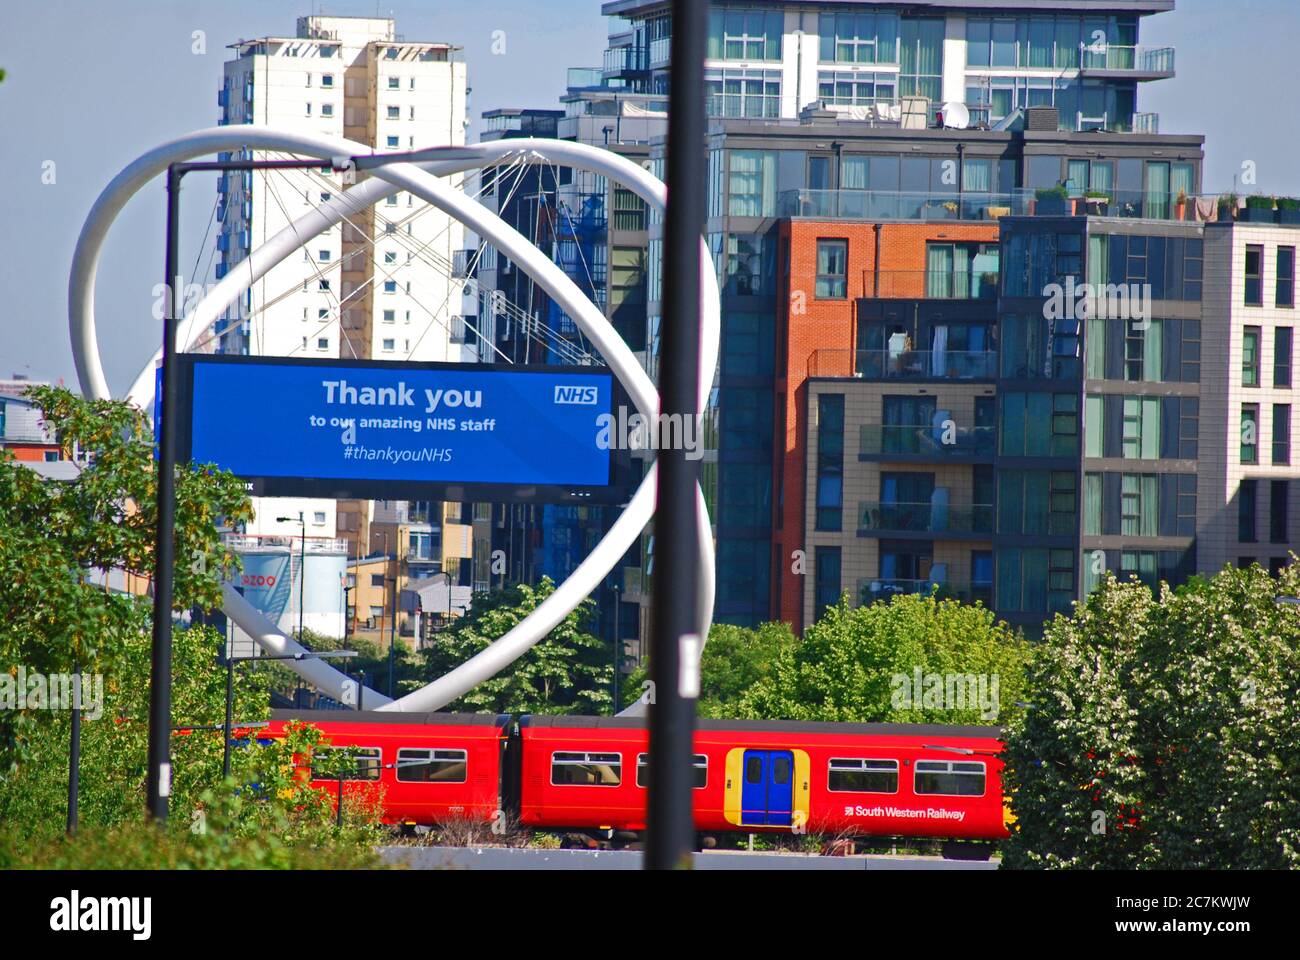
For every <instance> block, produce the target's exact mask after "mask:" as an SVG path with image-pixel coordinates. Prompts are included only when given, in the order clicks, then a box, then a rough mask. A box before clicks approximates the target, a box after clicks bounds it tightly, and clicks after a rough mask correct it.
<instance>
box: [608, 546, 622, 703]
mask: <svg viewBox="0 0 1300 960" xmlns="http://www.w3.org/2000/svg"><path fill="white" fill-rule="evenodd" d="M619 572H620V574H621V573H622V569H621V568H620V570H619ZM622 606H623V592H622V591H621V590H620V589H619V585H618V584H617V583H616V584H614V709H613V710H612V711H611V713H614V714H617V713H618V665H619V661H620V660H621V659H622V653H623V634H622V632H621V631H620V630H619V626H620V623H619V613H620V608H621V607H622Z"/></svg>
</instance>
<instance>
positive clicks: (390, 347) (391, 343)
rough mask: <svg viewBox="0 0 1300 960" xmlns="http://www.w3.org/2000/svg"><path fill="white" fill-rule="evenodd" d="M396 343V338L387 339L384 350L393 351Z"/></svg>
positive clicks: (386, 351)
mask: <svg viewBox="0 0 1300 960" xmlns="http://www.w3.org/2000/svg"><path fill="white" fill-rule="evenodd" d="M396 345H397V341H396V340H385V341H384V342H383V350H384V352H385V353H392V352H393V350H394V349H396Z"/></svg>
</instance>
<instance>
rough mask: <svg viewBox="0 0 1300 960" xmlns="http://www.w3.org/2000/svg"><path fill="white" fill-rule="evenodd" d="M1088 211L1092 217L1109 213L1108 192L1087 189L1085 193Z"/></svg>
mask: <svg viewBox="0 0 1300 960" xmlns="http://www.w3.org/2000/svg"><path fill="white" fill-rule="evenodd" d="M1086 200H1087V205H1088V213H1089V214H1090V215H1091V216H1094V217H1105V216H1109V215H1110V194H1108V193H1107V192H1106V191H1104V190H1089V191H1088V193H1087V197H1086Z"/></svg>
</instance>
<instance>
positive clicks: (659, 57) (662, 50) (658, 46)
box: [650, 37, 673, 67]
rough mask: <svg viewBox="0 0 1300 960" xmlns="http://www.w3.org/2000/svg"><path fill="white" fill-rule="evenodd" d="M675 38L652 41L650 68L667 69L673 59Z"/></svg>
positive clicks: (661, 38)
mask: <svg viewBox="0 0 1300 960" xmlns="http://www.w3.org/2000/svg"><path fill="white" fill-rule="evenodd" d="M672 49H673V38H672V37H660V38H659V39H658V40H651V41H650V66H652V67H665V66H667V65H668V61H669V59H670V58H671V57H672Z"/></svg>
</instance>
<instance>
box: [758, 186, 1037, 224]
mask: <svg viewBox="0 0 1300 960" xmlns="http://www.w3.org/2000/svg"><path fill="white" fill-rule="evenodd" d="M1034 196H1035V192H1034V191H1033V190H1013V191H1010V192H1006V193H928V192H927V193H911V192H900V191H897V190H785V191H783V192H781V193H780V194H778V195H777V216H779V217H805V218H810V219H816V220H920V221H926V222H929V221H936V220H997V219H998V218H1000V217H1004V216H1026V215H1027V214H1028V213H1029V212H1030V209H1031V204H1032V201H1033V200H1034Z"/></svg>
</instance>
